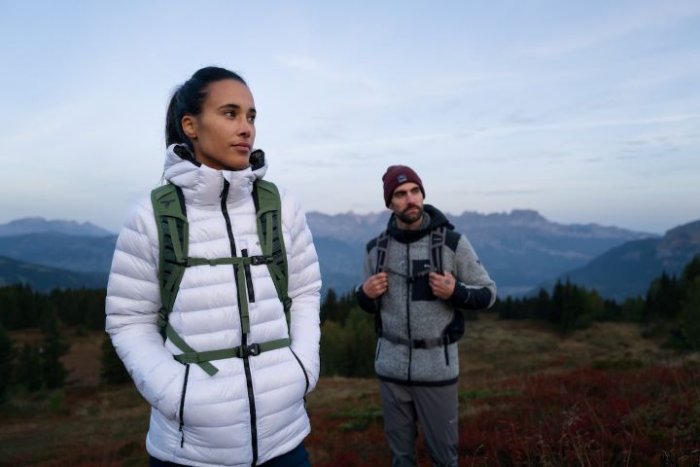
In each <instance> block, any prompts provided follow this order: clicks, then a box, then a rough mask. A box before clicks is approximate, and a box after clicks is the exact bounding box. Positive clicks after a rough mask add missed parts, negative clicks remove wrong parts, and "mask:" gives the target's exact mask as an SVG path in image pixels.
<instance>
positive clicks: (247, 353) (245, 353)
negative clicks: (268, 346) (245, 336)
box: [236, 344, 260, 358]
mask: <svg viewBox="0 0 700 467" xmlns="http://www.w3.org/2000/svg"><path fill="white" fill-rule="evenodd" d="M236 353H237V355H236V356H237V357H238V358H244V357H255V356H257V355H260V344H250V345H241V346H240V347H238V351H237V352H236Z"/></svg>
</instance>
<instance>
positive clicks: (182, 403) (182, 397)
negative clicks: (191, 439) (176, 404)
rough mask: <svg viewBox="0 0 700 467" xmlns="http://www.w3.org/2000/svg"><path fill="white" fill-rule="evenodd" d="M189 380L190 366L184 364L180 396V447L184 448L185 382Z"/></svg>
mask: <svg viewBox="0 0 700 467" xmlns="http://www.w3.org/2000/svg"><path fill="white" fill-rule="evenodd" d="M189 379H190V364H189V363H186V364H185V378H184V380H183V381H182V393H181V394H180V447H184V446H185V432H184V430H183V429H182V428H183V427H184V426H185V394H186V393H187V381H188V380H189Z"/></svg>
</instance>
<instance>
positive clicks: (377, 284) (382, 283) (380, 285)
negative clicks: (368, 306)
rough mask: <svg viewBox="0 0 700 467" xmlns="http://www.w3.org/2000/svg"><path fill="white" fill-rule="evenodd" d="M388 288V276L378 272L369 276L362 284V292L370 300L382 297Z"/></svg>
mask: <svg viewBox="0 0 700 467" xmlns="http://www.w3.org/2000/svg"><path fill="white" fill-rule="evenodd" d="M388 288H389V276H388V275H387V273H386V272H380V273H377V274H374V275H373V276H369V277H368V278H367V280H366V281H365V282H364V283H363V284H362V291H363V292H364V293H365V295H367V296H368V297H369V298H371V299H372V300H374V299H375V298H378V297H381V296H382V295H384V293H385V292H386V291H387V289H388Z"/></svg>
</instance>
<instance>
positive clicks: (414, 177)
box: [382, 165, 425, 207]
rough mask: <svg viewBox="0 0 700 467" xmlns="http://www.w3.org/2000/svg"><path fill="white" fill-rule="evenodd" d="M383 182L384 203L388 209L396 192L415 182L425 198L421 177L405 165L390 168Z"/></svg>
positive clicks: (383, 177)
mask: <svg viewBox="0 0 700 467" xmlns="http://www.w3.org/2000/svg"><path fill="white" fill-rule="evenodd" d="M382 181H383V182H384V203H385V204H386V207H389V203H390V202H391V197H392V196H393V194H394V190H396V188H398V187H399V185H403V184H404V183H409V182H413V183H415V184H416V185H418V187H419V188H420V191H421V193H423V198H425V190H424V189H423V182H422V181H421V179H420V177H419V176H418V174H417V173H416V172H414V171H413V169H412V168H410V167H407V166H405V165H392V166H390V167H389V168H388V169H386V173H385V174H384V175H383V176H382Z"/></svg>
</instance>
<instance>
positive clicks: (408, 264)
mask: <svg viewBox="0 0 700 467" xmlns="http://www.w3.org/2000/svg"><path fill="white" fill-rule="evenodd" d="M406 277H407V278H408V279H406V331H407V335H408V342H409V346H408V382H409V383H410V382H411V366H412V365H411V362H412V361H413V346H412V345H410V343H411V342H412V340H411V288H412V287H413V278H412V277H411V244H410V243H407V244H406Z"/></svg>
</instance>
